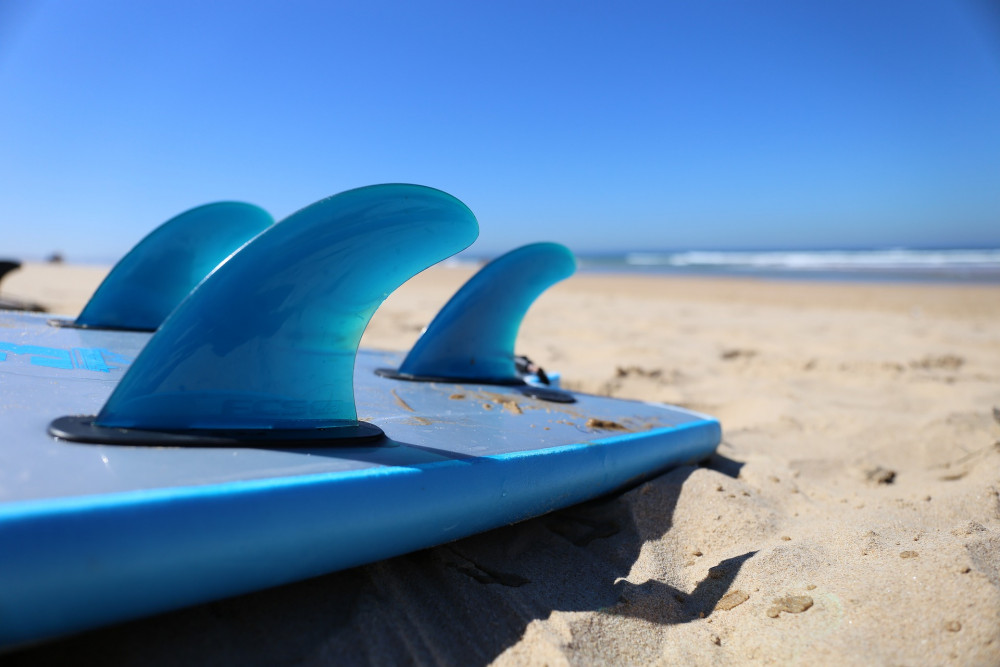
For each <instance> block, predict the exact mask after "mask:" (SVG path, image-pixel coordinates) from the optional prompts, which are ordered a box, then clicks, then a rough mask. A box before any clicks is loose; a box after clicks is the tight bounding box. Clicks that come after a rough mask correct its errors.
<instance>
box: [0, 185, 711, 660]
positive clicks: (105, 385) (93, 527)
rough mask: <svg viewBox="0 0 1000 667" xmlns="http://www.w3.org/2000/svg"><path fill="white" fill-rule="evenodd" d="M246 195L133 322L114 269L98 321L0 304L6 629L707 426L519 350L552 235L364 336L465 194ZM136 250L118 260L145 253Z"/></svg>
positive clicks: (171, 597)
mask: <svg viewBox="0 0 1000 667" xmlns="http://www.w3.org/2000/svg"><path fill="white" fill-rule="evenodd" d="M223 208H224V209H226V207H223ZM236 208H237V209H239V208H241V207H236ZM234 210H236V209H232V208H229V209H228V210H221V211H217V212H221V213H222V218H223V219H228V216H229V215H230V214H232V213H233V212H234ZM239 213H240V215H242V214H246V213H251V215H249V216H248V217H249V218H251V222H250V223H249V224H248V225H247V226H245V227H244V226H242V224H240V225H236V226H238V227H242V229H243V232H240V233H236V234H230V233H226V234H223V235H222V236H225V237H226V239H227V240H226V242H225V243H223V244H220V247H222V246H225V247H227V248H230V249H229V250H228V251H220V252H217V253H215V254H213V255H212V256H211V257H207V256H206V257H204V258H202V260H201V262H200V264H199V266H201V267H202V268H200V269H198V270H199V271H203V272H206V273H207V275H204V276H202V278H201V279H200V281H194V282H195V284H194V286H190V285H188V286H187V287H186V288H185V289H187V291H188V293H187V294H186V295H185V296H183V298H181V299H180V300H179V303H174V302H173V301H171V302H170V303H168V304H166V305H165V304H163V303H160V304H158V305H157V306H156V307H155V308H150V307H149V304H148V303H147V304H144V305H143V308H141V309H140V310H141V313H142V314H141V316H138V317H135V318H134V321H132V319H131V318H130V316H129V314H128V308H127V307H126V305H127V302H128V301H130V300H134V299H135V298H136V297H135V296H134V294H133V295H130V296H126V297H123V298H124V299H125V302H121V301H117V300H116V299H115V298H113V297H108V296H107V294H113V292H114V290H115V289H116V288H115V287H114V285H113V283H112V285H111V287H108V288H107V289H106V290H105V287H106V286H107V283H106V285H105V286H102V289H101V290H99V293H100V292H106V295H105V297H102V299H103V300H104V305H103V307H102V308H95V309H93V310H92V311H91V312H92V313H101V312H107V313H113V314H114V321H113V322H99V323H97V324H92V323H90V322H78V321H70V320H66V319H58V318H56V319H53V318H52V317H51V316H45V315H41V314H34V313H17V312H12V311H4V312H0V434H2V436H3V442H4V444H3V446H2V447H0V646H2V647H7V648H10V647H14V646H19V645H24V644H28V643H31V642H37V641H40V640H44V639H46V638H51V637H56V636H60V635H65V634H70V633H75V632H80V631H83V630H86V629H89V628H94V627H98V626H101V625H106V624H110V623H115V622H119V621H124V620H127V619H132V618H137V617H141V616H145V615H150V614H154V613H158V612H162V611H166V610H170V609H176V608H180V607H184V606H188V605H193V604H197V603H201V602H205V601H210V600H215V599H219V598H223V597H228V596H233V595H238V594H242V593H246V592H250V591H253V590H258V589H262V588H266V587H271V586H277V585H281V584H285V583H288V582H292V581H296V580H300V579H304V578H307V577H312V576H316V575H320V574H323V573H327V572H332V571H335V570H338V569H343V568H348V567H352V566H356V565H360V564H364V563H369V562H372V561H376V560H379V559H384V558H388V557H391V556H395V555H398V554H403V553H407V552H410V551H414V550H417V549H422V548H426V547H430V546H433V545H437V544H442V543H445V542H448V541H452V540H456V539H459V538H461V537H465V536H468V535H471V534H474V533H478V532H482V531H486V530H490V529H492V528H496V527H499V526H503V525H506V524H510V523H513V522H517V521H521V520H524V519H528V518H530V517H534V516H539V515H542V514H545V513H547V512H550V511H553V510H555V509H559V508H562V507H566V506H568V505H572V504H575V503H578V502H582V501H585V500H588V499H591V498H594V497H597V496H600V495H604V494H607V493H610V492H614V491H616V490H620V489H623V488H627V487H629V486H631V485H634V484H636V483H638V482H640V481H642V480H644V479H647V478H649V477H651V476H653V475H656V474H658V473H660V472H662V471H664V470H666V469H668V468H670V467H672V466H676V465H680V464H687V463H693V462H696V461H699V460H703V459H705V458H707V457H708V456H710V455H711V454H712V452H713V451H714V450H715V448H716V446H717V444H718V442H719V440H720V437H721V431H720V426H719V424H718V422H717V421H716V420H714V419H712V418H711V417H707V416H705V415H701V414H697V413H694V412H691V411H687V410H683V409H680V408H675V407H670V406H665V405H661V404H653V403H644V402H636V401H624V400H619V399H612V398H607V397H601V396H592V395H587V394H583V393H578V392H569V391H565V390H563V389H561V388H559V387H558V386H556V384H555V383H552V382H551V380H550V379H548V378H546V377H545V376H544V374H537V373H536V374H534V375H529V376H526V375H525V373H524V372H523V369H522V368H519V367H518V364H517V363H516V362H515V356H514V350H513V347H514V344H515V340H516V335H517V330H518V327H519V325H520V322H521V318H522V317H523V315H524V313H525V312H526V311H527V309H528V307H529V306H530V305H531V302H532V301H533V300H534V299H535V297H536V296H537V295H538V294H539V293H541V291H543V290H544V289H545V288H546V287H548V286H549V285H551V284H553V283H554V282H556V281H558V280H561V279H563V278H565V277H567V276H568V275H569V274H571V273H572V271H573V268H574V266H575V263H574V261H573V258H572V255H571V254H570V253H569V251H568V250H566V249H565V248H563V247H562V246H559V245H557V244H548V243H546V244H534V245H531V246H525V247H524V248H519V249H517V250H514V251H512V252H510V253H508V254H507V255H504V256H503V257H501V258H498V259H497V260H495V261H494V262H492V263H491V264H489V265H487V266H486V267H485V268H484V269H483V270H482V271H480V273H478V274H477V275H476V276H474V277H473V278H472V279H471V280H470V281H469V282H468V283H467V284H466V285H465V286H464V287H463V288H462V289H461V290H459V292H458V293H456V295H455V296H454V297H453V298H452V300H451V301H450V302H449V303H448V304H446V305H445V306H444V307H443V308H442V310H441V312H440V313H439V315H438V316H437V317H436V318H435V320H434V321H433V322H432V323H431V324H430V326H428V328H427V330H426V331H425V333H424V334H423V335H422V336H421V338H420V339H419V340H418V342H417V344H416V345H415V346H414V348H413V349H412V350H410V352H409V353H406V354H401V353H396V352H385V351H376V350H367V349H362V350H358V343H359V341H360V337H361V334H362V333H363V331H364V328H365V326H366V325H367V323H368V320H369V319H370V317H371V315H372V313H374V311H375V309H376V308H377V307H378V305H379V304H380V303H381V302H382V300H383V299H384V298H385V297H386V296H387V295H388V294H389V293H390V292H391V291H392V290H393V289H395V288H396V287H398V285H400V284H401V283H402V282H404V281H405V280H406V279H408V278H409V277H410V276H412V275H414V274H415V273H417V272H419V271H421V270H423V269H424V268H426V267H427V266H430V265H432V264H434V263H436V262H438V261H441V260H442V259H444V258H446V257H448V256H450V255H452V254H454V253H455V252H458V251H459V250H461V249H462V248H464V247H466V246H468V245H469V244H471V243H472V241H473V240H474V239H475V238H476V235H477V234H478V225H477V223H476V220H475V217H474V216H473V215H472V213H471V212H470V211H469V210H468V209H467V208H466V207H465V206H464V205H463V204H462V203H461V202H459V201H458V200H457V199H454V198H453V197H451V196H449V195H447V194H445V193H443V192H440V191H438V190H433V189H430V188H424V187H420V186H412V185H385V186H372V187H368V188H360V189H358V190H352V191H348V192H345V193H341V194H339V195H336V196H334V197H330V198H328V199H325V200H322V201H320V202H317V203H316V204H314V205H312V206H309V207H307V208H305V209H303V210H302V211H299V212H298V213H295V214H293V215H292V216H290V217H288V218H286V219H285V220H282V221H280V222H278V223H276V224H273V225H272V224H270V221H269V220H267V219H266V218H264V217H262V216H259V215H257V214H256V212H255V211H253V210H251V209H241V210H240V212H239ZM230 222H231V220H230ZM203 224H204V225H209V224H215V223H212V222H211V221H210V220H209V218H205V221H203ZM219 224H229V223H219ZM184 233H185V234H188V233H192V232H191V231H190V230H187V231H185V232H184ZM193 233H194V234H195V235H197V233H198V232H193ZM163 234H164V235H168V234H169V231H167V232H163ZM240 234H243V235H245V236H247V238H243V239H240V238H239V237H240ZM194 245H196V246H197V245H199V244H197V243H195V244H194ZM232 246H235V247H232ZM150 248H151V249H150V250H149V251H150V252H152V253H153V255H151V256H150V257H151V258H150V259H148V260H147V261H145V262H138V263H136V266H134V267H133V268H132V269H130V272H129V274H130V275H133V276H134V275H136V274H135V273H134V271H140V269H141V267H142V266H145V267H146V268H147V269H148V268H150V267H156V266H157V265H158V264H157V262H156V261H154V260H153V258H154V257H155V244H150ZM144 252H145V251H144ZM183 255H184V253H180V254H175V255H174V259H175V260H176V259H177V258H183ZM167 265H170V262H166V263H163V262H161V263H159V266H161V267H162V266H167ZM185 266H186V265H185ZM137 267H138V268H137ZM151 270H153V271H154V273H155V272H156V269H155V268H153V269H151ZM161 270H162V269H161ZM114 273H115V272H114V271H113V272H112V275H113V274H114ZM166 273H167V274H169V275H171V276H173V278H169V279H171V280H173V279H182V280H185V281H188V282H190V278H189V276H190V272H180V273H178V272H177V271H176V270H174V269H168V270H166ZM181 274H183V276H182V278H177V276H179V275H181ZM109 280H113V279H112V276H111V275H109ZM129 280H130V281H131V282H132V283H133V284H139V283H143V284H149V285H155V284H156V280H155V279H152V278H149V277H147V278H143V279H142V280H139V279H136V278H134V277H133V278H130V279H129ZM163 280H168V278H166V277H165V278H163ZM125 292H126V293H128V292H127V290H126V291H125ZM153 292H154V293H155V292H156V290H153ZM176 292H177V290H168V289H165V290H164V293H170V294H176ZM154 297H155V294H154V295H153V296H151V297H150V299H154ZM170 299H171V300H175V299H176V298H175V297H173V296H172V297H170ZM154 300H155V299H154ZM87 310H88V309H85V310H84V312H87ZM161 316H162V317H161ZM96 319H100V318H96ZM546 380H548V383H546Z"/></svg>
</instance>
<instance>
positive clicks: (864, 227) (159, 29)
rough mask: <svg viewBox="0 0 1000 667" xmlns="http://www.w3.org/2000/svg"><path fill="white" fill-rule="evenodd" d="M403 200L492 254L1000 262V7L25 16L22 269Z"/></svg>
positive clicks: (452, 7) (5, 43)
mask: <svg viewBox="0 0 1000 667" xmlns="http://www.w3.org/2000/svg"><path fill="white" fill-rule="evenodd" d="M384 182H410V183H421V184H424V185H430V186H434V187H437V188H440V189H442V190H445V191H447V192H450V193H451V194H453V195H455V196H457V197H458V198H460V199H462V200H463V201H465V202H466V203H467V204H468V205H469V206H470V207H471V208H472V210H473V211H474V212H475V213H476V214H477V216H478V217H479V220H480V224H481V227H482V234H481V236H480V241H479V242H478V243H477V246H476V247H477V249H478V250H480V251H481V252H484V253H495V252H499V251H503V250H506V249H509V248H512V247H514V246H516V245H518V244H521V243H527V242H531V241H538V240H552V241H559V242H562V243H565V244H567V245H569V246H570V247H571V248H573V249H574V250H576V251H578V252H588V251H595V250H618V249H622V250H624V249H653V248H658V249H659V248H662V249H668V248H718V247H724V248H728V247H837V246H840V247H845V246H849V247H856V246H886V245H889V246H894V245H909V246H926V245H948V246H969V245H980V246H982V245H989V246H1000V8H998V7H997V4H996V3H995V2H993V0H935V1H928V0H882V1H880V0H837V1H836V2H827V1H820V0H786V1H782V2H775V1H767V0H754V1H752V2H747V1H745V0H706V1H703V2H701V1H700V2H688V1H686V0H685V1H683V2H682V1H680V0H660V1H657V2H648V3H640V2H633V3H623V2H610V1H608V2H603V3H597V2H583V1H565V2H545V1H542V0H529V1H524V2H521V1H511V2H480V1H478V0H477V1H469V0H464V1H460V2H424V3H415V2H401V1H398V2H391V3H389V2H382V1H380V0H352V1H351V2H346V1H336V0H329V1H325V2H320V1H317V2H303V1H294V0H280V1H279V0H274V1H260V0H257V1H254V2H245V1H230V0H212V1H211V2H209V1H206V0H170V1H169V2H163V1H158V0H157V1H153V0H149V1H140V0H88V1H86V2H63V1H58V0H47V1H46V0H0V230H2V234H0V238H2V243H0V255H4V256H15V257H17V256H20V257H29V258H30V257H42V256H44V255H46V254H48V253H49V252H51V251H54V250H60V251H62V252H63V253H64V254H65V255H66V257H67V258H68V259H70V260H73V259H76V260H113V259H115V258H117V257H118V256H120V255H121V254H123V253H124V252H126V251H127V250H128V248H129V247H131V245H132V244H133V243H134V242H136V241H137V240H138V239H139V238H141V237H142V236H143V235H145V234H146V233H147V232H148V231H150V230H151V229H153V228H154V227H155V226H156V225H158V224H159V223H161V222H163V221H164V220H166V219H167V218H170V217H172V216H173V215H175V214H177V213H179V212H181V211H183V210H185V209H188V208H191V207H193V206H196V205H199V204H203V203H206V202H209V201H217V200H221V199H237V200H244V201H249V202H253V203H255V204H258V205H260V206H263V207H264V208H266V209H268V210H269V211H271V212H272V213H273V214H274V215H275V216H276V217H279V218H280V217H283V216H285V215H288V214H289V213H291V212H293V211H295V210H297V209H298V208H301V207H302V206H305V205H307V204H309V203H311V202H313V201H315V200H317V199H320V198H322V197H325V196H327V195H330V194H334V193H336V192H340V191H342V190H345V189H349V188H352V187H357V186H361V185H368V184H372V183H384Z"/></svg>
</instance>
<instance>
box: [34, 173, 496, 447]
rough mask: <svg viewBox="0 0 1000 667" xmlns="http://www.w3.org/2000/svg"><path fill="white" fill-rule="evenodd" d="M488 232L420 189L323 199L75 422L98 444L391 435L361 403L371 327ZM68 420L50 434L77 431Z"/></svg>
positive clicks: (256, 250) (201, 297) (225, 273)
mask: <svg viewBox="0 0 1000 667" xmlns="http://www.w3.org/2000/svg"><path fill="white" fill-rule="evenodd" d="M478 234H479V226H478V223H477V222H476V218H475V216H474V215H473V214H472V212H471V211H470V210H469V209H468V208H467V207H466V206H465V205H464V204H463V203H462V202H460V201H459V200H457V199H455V198H454V197H452V196H451V195H448V194H446V193H444V192H441V191H439V190H434V189H431V188H426V187H422V186H417V185H376V186H370V187H364V188H359V189H356V190H349V191H347V192H343V193H340V194H338V195H335V196H332V197H329V198H327V199H324V200H321V201H319V202H316V203H315V204H313V205H311V206H308V207H306V208H304V209H302V210H301V211H298V212H297V213H294V214H292V215H291V216H289V217H288V218H286V219H284V220H283V221H281V222H279V223H277V224H275V225H274V226H272V227H271V228H269V229H267V230H266V231H265V232H263V233H261V234H260V235H259V236H257V237H256V238H255V239H254V240H253V241H251V242H250V243H248V244H247V245H246V246H245V247H243V248H242V249H241V250H240V251H239V252H238V253H236V254H234V255H233V256H232V257H230V258H229V260H228V261H227V262H225V263H224V264H222V265H221V266H219V267H218V268H217V269H216V270H215V271H214V272H213V273H211V275H209V276H208V277H207V278H206V279H205V280H204V281H203V282H202V283H201V284H200V285H199V286H198V288H197V289H196V290H194V291H193V292H192V293H191V295H190V296H188V298H187V299H185V300H184V301H183V302H182V303H181V304H180V305H179V306H178V307H177V308H176V309H175V310H174V311H173V313H172V314H171V315H170V316H169V317H168V318H167V319H166V321H165V322H164V323H163V324H162V326H161V327H160V329H159V331H157V333H156V334H154V335H153V336H152V337H151V338H150V340H149V342H148V343H147V344H146V346H145V348H144V349H143V350H142V352H141V353H140V354H139V356H138V357H137V358H136V360H135V361H134V362H133V364H132V366H131V368H130V369H129V370H128V372H127V373H126V374H125V376H124V377H123V378H122V380H121V382H120V383H119V384H118V386H117V387H116V389H115V391H114V393H112V395H111V397H110V398H109V399H108V401H107V403H106V404H105V405H104V408H103V409H102V410H101V412H100V414H99V415H97V417H96V418H91V422H90V423H89V424H88V423H83V422H85V421H86V420H85V419H84V420H82V421H81V422H79V423H77V424H76V426H75V427H72V425H71V424H70V426H71V428H70V429H69V430H73V428H75V430H76V431H77V434H76V438H75V439H86V440H89V441H106V440H100V438H105V437H106V436H107V435H108V434H109V433H111V432H114V431H119V432H122V431H120V430H121V429H125V430H126V431H124V432H131V433H132V434H133V437H139V438H142V437H144V434H148V433H149V432H150V431H154V432H159V433H157V434H156V437H155V440H156V441H159V442H160V443H161V444H162V443H164V442H173V443H175V444H180V443H178V442H177V440H176V439H171V438H167V439H166V440H165V439H164V438H162V437H160V435H161V434H162V433H163V432H166V433H167V434H169V435H176V436H178V437H180V438H181V439H184V438H193V439H194V440H196V441H197V442H192V443H191V444H207V445H213V444H229V445H232V444H233V442H234V439H236V441H240V442H246V441H256V442H264V443H269V442H275V443H277V442H280V443H283V444H285V445H288V444H290V443H295V442H309V443H312V444H311V446H316V445H317V444H322V443H318V442H316V441H321V440H330V439H333V438H340V437H343V438H347V439H351V438H353V439H362V440H364V439H372V438H378V437H381V435H382V433H381V430H380V429H379V428H378V427H377V426H374V425H373V424H369V423H366V422H361V421H359V420H358V418H357V413H356V409H355V403H354V360H355V356H356V354H357V350H358V344H359V343H360V340H361V334H362V333H363V332H364V330H365V327H366V326H367V325H368V321H369V319H370V318H371V316H372V314H373V313H374V312H375V309H376V308H377V307H378V306H379V304H381V303H382V301H383V300H384V299H385V298H386V296H388V295H389V294H390V293H391V292H392V291H393V290H395V289H396V288H397V287H399V285H401V284H402V283H403V282H404V281H406V280H407V279H409V278H410V277H411V276H413V275H415V274H416V273H418V272H420V271H422V270H423V269H425V268H427V267H428V266H431V265H433V264H436V263H437V262H439V261H441V260H443V259H445V258H447V257H449V256H451V255H453V254H455V253H456V252H458V251H459V250H462V249H463V248H465V247H467V246H469V245H470V244H471V243H472V242H473V241H474V240H475V239H476V237H477V236H478ZM67 419H72V418H63V419H62V420H57V422H53V425H52V426H51V427H50V432H51V433H53V434H54V435H57V436H59V437H67V436H65V435H63V434H64V433H66V432H67V421H66V420H67ZM95 429H96V432H95ZM70 437H73V434H70ZM95 438H96V439H95ZM118 441H119V442H121V440H118Z"/></svg>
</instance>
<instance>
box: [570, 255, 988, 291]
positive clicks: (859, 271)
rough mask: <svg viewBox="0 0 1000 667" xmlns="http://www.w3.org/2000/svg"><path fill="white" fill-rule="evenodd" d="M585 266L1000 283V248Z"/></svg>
mask: <svg viewBox="0 0 1000 667" xmlns="http://www.w3.org/2000/svg"><path fill="white" fill-rule="evenodd" d="M577 259H578V261H579V270H580V271H586V272H610V273H646V274H649V273H653V274H669V275H688V276H740V277H759V278H770V279H790V280H835V281H877V282H885V281H893V282H895V281H901V282H949V283H955V282H958V283H989V284H998V283H1000V248H977V249H904V248H894V249H867V250H753V251H746V250H732V251H729V250H727V251H707V250H681V251H664V252H655V251H654V252H648V251H642V252H638V251H637V252H626V253H617V254H612V253H602V254H580V255H578V256H577Z"/></svg>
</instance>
